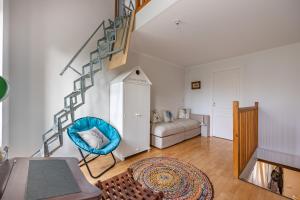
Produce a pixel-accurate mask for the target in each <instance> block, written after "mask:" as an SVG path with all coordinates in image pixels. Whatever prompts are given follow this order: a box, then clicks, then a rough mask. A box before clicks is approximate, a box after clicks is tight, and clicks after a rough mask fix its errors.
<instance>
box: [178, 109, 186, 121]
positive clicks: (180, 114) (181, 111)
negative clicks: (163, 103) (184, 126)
mask: <svg viewBox="0 0 300 200" xmlns="http://www.w3.org/2000/svg"><path fill="white" fill-rule="evenodd" d="M178 118H179V119H186V109H185V108H182V109H179V111H178Z"/></svg>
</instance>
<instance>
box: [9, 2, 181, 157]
mask: <svg viewBox="0 0 300 200" xmlns="http://www.w3.org/2000/svg"><path fill="white" fill-rule="evenodd" d="M113 15H114V1H108V0H43V1H40V0H27V1H23V0H10V66H11V68H10V75H11V76H10V85H11V92H10V118H9V121H10V146H11V148H10V150H11V154H10V155H11V156H29V155H31V154H32V153H33V152H34V150H36V149H37V148H39V147H40V145H41V142H42V140H41V136H42V134H43V133H44V132H45V131H46V130H47V129H49V128H50V127H51V126H52V122H53V121H52V119H53V114H54V113H55V112H57V111H59V110H60V109H62V108H63V97H64V96H65V95H67V94H68V93H70V92H71V91H72V82H73V80H75V78H76V77H77V76H76V74H74V73H73V72H72V71H67V72H66V73H65V75H64V76H63V77H61V76H59V73H60V71H61V69H62V68H63V67H64V66H65V65H66V63H67V62H68V61H69V60H70V58H71V57H72V56H73V55H74V54H75V52H76V51H77V50H78V49H79V47H80V46H81V45H82V44H83V43H84V42H85V40H86V39H87V38H88V37H89V35H90V34H91V33H92V32H93V31H94V29H95V28H96V27H97V26H98V24H100V22H101V21H102V20H103V19H108V18H113ZM99 37H100V35H99ZM95 47H96V46H95V41H92V42H91V45H90V46H89V47H88V48H87V51H85V52H84V53H83V55H82V56H80V57H79V61H78V62H76V63H75V65H74V67H77V69H79V66H81V65H82V64H85V63H86V62H88V54H87V53H88V52H89V51H91V50H92V49H95ZM136 65H140V66H141V67H142V68H143V69H144V70H145V72H146V73H147V75H148V76H149V78H150V79H151V81H152V82H153V89H152V108H168V109H171V110H172V111H174V112H175V111H176V110H177V107H179V106H183V101H184V70H183V69H180V68H177V67H176V66H174V65H172V64H169V63H166V62H164V61H161V60H157V59H154V58H151V57H148V56H145V55H138V54H137V53H133V52H131V53H130V57H129V61H128V65H127V66H125V67H122V68H120V69H117V70H113V71H109V72H108V71H106V70H104V71H103V72H101V73H99V74H98V75H97V76H96V79H97V80H96V87H94V88H93V89H92V90H90V91H88V94H87V104H86V106H84V107H83V108H81V109H79V110H78V112H77V113H78V114H77V115H76V117H81V116H87V115H89V116H96V117H101V118H103V119H105V120H108V119H109V81H110V80H112V79H113V78H114V77H115V76H117V75H118V74H119V73H120V72H122V71H124V70H128V69H129V68H131V67H135V66H136ZM65 141H66V145H65V147H64V148H63V149H62V150H61V151H60V152H58V154H57V155H64V156H73V155H77V152H76V154H75V151H74V147H73V145H71V144H69V143H68V142H67V140H65Z"/></svg>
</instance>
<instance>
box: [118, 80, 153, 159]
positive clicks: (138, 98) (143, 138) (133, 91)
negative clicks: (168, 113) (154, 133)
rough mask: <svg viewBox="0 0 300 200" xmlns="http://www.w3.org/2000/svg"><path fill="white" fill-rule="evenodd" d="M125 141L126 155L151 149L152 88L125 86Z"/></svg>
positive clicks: (127, 84)
mask: <svg viewBox="0 0 300 200" xmlns="http://www.w3.org/2000/svg"><path fill="white" fill-rule="evenodd" d="M124 111H125V112H124V140H125V141H123V142H124V143H125V144H126V151H128V152H124V154H125V155H127V156H129V155H133V154H135V153H138V152H141V151H144V150H147V149H149V147H150V86H147V85H135V84H130V83H126V84H125V85H124Z"/></svg>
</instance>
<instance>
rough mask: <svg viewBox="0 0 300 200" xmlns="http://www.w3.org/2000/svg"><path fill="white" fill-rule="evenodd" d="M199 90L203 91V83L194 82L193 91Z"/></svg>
mask: <svg viewBox="0 0 300 200" xmlns="http://www.w3.org/2000/svg"><path fill="white" fill-rule="evenodd" d="M199 89H201V81H193V82H192V90H199Z"/></svg>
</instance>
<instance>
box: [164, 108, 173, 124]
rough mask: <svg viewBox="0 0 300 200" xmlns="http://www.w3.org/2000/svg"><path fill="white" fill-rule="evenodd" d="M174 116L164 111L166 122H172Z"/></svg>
mask: <svg viewBox="0 0 300 200" xmlns="http://www.w3.org/2000/svg"><path fill="white" fill-rule="evenodd" d="M172 121H173V114H172V113H171V112H170V111H168V110H167V111H164V122H172Z"/></svg>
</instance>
